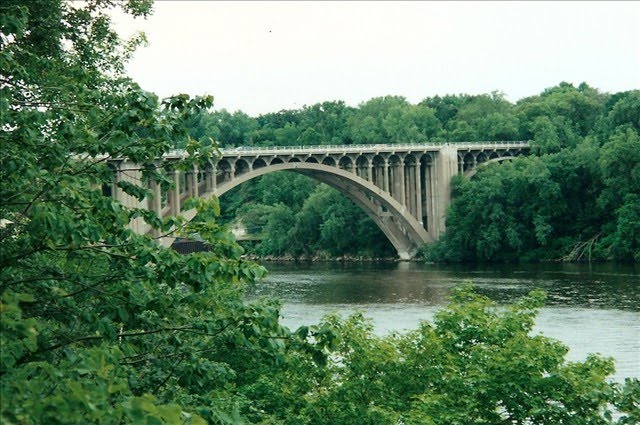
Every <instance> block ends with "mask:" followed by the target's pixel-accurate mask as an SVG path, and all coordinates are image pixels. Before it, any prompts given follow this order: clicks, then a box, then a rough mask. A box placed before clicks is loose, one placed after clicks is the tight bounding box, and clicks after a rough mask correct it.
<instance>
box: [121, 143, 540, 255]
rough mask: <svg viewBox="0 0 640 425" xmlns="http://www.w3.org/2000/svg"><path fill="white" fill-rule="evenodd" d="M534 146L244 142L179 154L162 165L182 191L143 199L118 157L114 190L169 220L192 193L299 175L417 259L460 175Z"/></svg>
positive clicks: (142, 227)
mask: <svg viewBox="0 0 640 425" xmlns="http://www.w3.org/2000/svg"><path fill="white" fill-rule="evenodd" d="M528 151H529V145H528V144H527V143H526V142H483V143H444V144H433V143H431V144H394V145H389V144H372V145H344V146H301V147H286V146H274V147H240V148H235V149H233V148H232V149H222V150H221V151H220V153H221V156H220V157H219V158H217V160H215V161H211V162H209V163H208V164H206V165H205V166H201V167H200V168H198V167H194V168H193V170H189V171H186V172H183V171H177V170H175V169H173V168H172V167H171V163H172V162H174V161H179V160H182V159H184V158H186V155H187V154H186V153H185V152H184V151H171V152H169V153H167V154H166V155H164V156H163V158H162V160H158V161H157V164H156V166H160V167H163V168H164V169H165V170H166V172H167V173H170V174H171V176H170V177H171V178H172V179H173V181H174V186H175V188H174V189H172V190H169V191H167V192H163V191H162V190H161V189H160V186H158V185H155V184H154V183H153V182H152V183H151V184H150V188H151V190H152V191H153V193H154V196H153V198H151V199H145V200H144V201H142V202H139V201H137V200H136V199H135V198H133V197H131V196H129V195H127V194H125V193H124V192H122V191H121V190H120V189H119V188H118V187H116V183H117V182H118V181H119V180H128V181H130V182H132V183H137V184H139V183H140V181H142V174H141V171H140V170H141V167H140V166H139V165H138V164H132V163H129V162H127V161H124V160H112V161H111V162H110V164H111V166H112V167H113V168H114V170H115V176H116V177H115V179H114V184H113V186H112V188H111V193H112V196H114V197H115V198H116V199H118V200H120V201H121V202H123V203H124V204H125V205H128V206H136V207H143V208H148V209H153V210H155V211H156V212H157V213H158V214H159V215H160V216H161V217H166V216H167V215H178V214H182V215H183V216H184V217H186V218H187V219H189V220H190V219H191V218H193V216H194V214H195V211H193V210H190V211H183V205H184V202H185V201H186V199H188V198H190V197H196V196H200V197H204V198H210V197H212V196H222V195H223V194H224V193H226V192H227V191H229V190H230V189H232V188H234V187H236V186H238V185H240V184H242V183H244V182H246V181H248V180H251V179H253V178H256V177H258V176H261V175H264V174H267V173H270V172H275V171H290V172H295V173H299V174H303V175H307V176H309V177H311V178H314V179H316V180H318V181H320V182H323V183H325V184H328V185H329V186H332V187H334V188H336V189H337V190H339V191H340V192H342V193H343V194H344V195H345V196H347V197H348V198H349V199H351V200H352V201H353V202H354V203H356V204H357V205H358V206H360V207H361V208H362V209H363V210H364V211H365V213H366V214H367V215H368V216H369V217H371V218H372V219H373V221H374V222H375V223H376V224H377V225H378V226H379V227H380V229H381V230H382V231H383V232H384V234H385V235H386V236H387V238H389V240H390V241H391V243H392V244H393V245H394V247H395V248H396V250H397V251H398V256H399V257H400V258H401V259H409V258H411V257H412V256H414V255H415V253H416V252H417V250H418V248H420V246H422V245H423V244H424V243H427V242H431V241H434V240H437V239H438V238H439V237H440V235H442V233H443V232H444V230H445V223H444V217H445V212H446V210H447V207H448V206H449V204H450V202H451V179H452V178H453V176H455V175H456V174H462V173H464V174H466V175H468V176H471V175H473V174H474V173H475V172H476V171H477V169H478V167H479V166H481V165H487V164H489V163H491V162H499V161H503V160H508V159H512V158H514V157H516V156H519V155H524V154H527V153H528ZM132 227H133V228H134V230H136V231H137V232H140V233H147V232H149V231H151V229H150V228H149V226H148V225H147V224H146V223H144V222H143V221H142V220H141V219H137V220H136V222H134V223H132ZM172 242H173V239H171V238H163V240H162V243H163V244H164V245H167V246H168V245H170V244H171V243H172Z"/></svg>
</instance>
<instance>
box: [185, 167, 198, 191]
mask: <svg viewBox="0 0 640 425" xmlns="http://www.w3.org/2000/svg"><path fill="white" fill-rule="evenodd" d="M189 176H190V177H191V178H190V179H189V196H191V197H192V198H197V197H198V166H197V165H194V166H193V170H192V171H190V172H189V174H187V178H189Z"/></svg>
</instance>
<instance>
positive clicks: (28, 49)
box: [0, 0, 639, 425]
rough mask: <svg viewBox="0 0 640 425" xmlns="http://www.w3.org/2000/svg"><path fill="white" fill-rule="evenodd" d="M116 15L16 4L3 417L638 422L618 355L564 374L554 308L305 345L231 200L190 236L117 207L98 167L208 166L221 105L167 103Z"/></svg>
mask: <svg viewBox="0 0 640 425" xmlns="http://www.w3.org/2000/svg"><path fill="white" fill-rule="evenodd" d="M110 4H111V3H110V2H104V1H95V2H91V1H90V2H86V3H83V4H73V3H72V4H69V3H62V2H61V1H58V0H47V1H45V0H39V1H37V2H24V1H20V2H17V1H16V2H4V3H3V4H2V6H1V7H2V20H1V21H0V25H1V30H2V36H1V37H0V43H2V46H1V47H2V50H1V52H0V55H1V58H2V62H0V64H1V66H2V73H1V75H2V79H3V80H2V86H1V87H0V90H2V102H0V108H1V109H0V111H1V112H2V113H1V114H0V116H1V118H2V122H1V127H2V129H3V132H2V150H0V180H1V181H2V185H1V186H0V199H1V200H2V204H1V205H0V219H2V224H1V227H0V261H1V268H0V314H1V321H0V338H1V341H2V344H1V347H0V422H2V423H3V424H4V423H6V424H25V425H31V424H87V423H95V424H122V423H134V424H162V423H168V424H185V423H186V424H188V423H191V424H202V423H211V424H224V423H227V424H229V423H231V424H241V423H263V424H269V423H271V424H276V423H280V424H287V423H291V424H294V423H295V424H300V423H308V424H322V423H337V422H342V423H366V422H369V423H380V424H387V423H389V424H393V423H398V422H399V421H402V422H404V423H436V424H440V423H469V422H473V423H482V422H483V421H484V422H485V423H494V422H493V421H495V420H496V418H499V419H501V420H502V419H505V420H509V417H511V418H513V419H514V420H516V419H518V418H530V420H532V421H546V420H547V418H551V419H552V422H553V421H555V422H556V423H557V422H558V421H560V420H563V421H564V422H565V423H580V424H582V423H610V422H611V421H609V420H608V419H607V417H608V416H607V415H608V414H607V412H606V410H605V408H606V406H607V403H613V404H614V405H616V406H618V408H619V409H620V410H621V411H622V412H630V413H629V415H628V419H627V417H626V416H625V417H623V418H622V419H620V421H619V422H620V423H633V422H634V421H636V422H637V419H638V400H639V395H638V393H639V389H638V388H639V387H638V383H637V381H630V382H629V383H628V384H627V385H626V386H624V387H620V386H618V385H613V384H608V383H607V382H606V381H605V379H606V376H607V375H608V374H610V373H611V371H612V363H611V361H610V360H606V359H601V358H599V357H597V356H594V357H590V358H589V359H587V361H585V362H581V363H575V364H566V363H565V362H564V361H563V358H564V354H565V353H566V348H565V347H562V346H561V345H560V344H559V343H557V342H554V341H551V340H548V339H546V338H543V337H539V336H534V337H531V336H528V332H529V331H530V329H531V325H532V320H533V317H534V312H535V309H536V308H537V307H538V306H539V304H540V301H541V299H540V295H536V294H534V295H533V296H532V297H530V298H527V299H525V300H524V301H522V302H521V303H520V304H519V305H517V306H514V307H512V308H510V309H508V310H507V311H506V312H501V311H499V310H497V309H496V307H495V306H494V305H492V304H491V303H490V302H489V301H487V300H486V299H484V298H482V297H478V296H476V295H474V294H473V293H472V292H469V291H468V290H461V291H460V292H457V293H456V296H455V298H454V300H453V304H452V305H451V306H450V307H449V308H447V309H445V310H444V311H443V312H442V313H440V314H439V315H438V317H437V319H436V321H435V322H434V324H433V325H429V324H423V325H422V326H421V327H420V329H419V330H417V331H415V332H412V333H409V334H407V335H403V336H391V337H387V338H380V337H376V336H375V335H373V333H372V331H371V326H370V325H369V324H368V323H367V322H366V321H364V320H363V319H362V318H361V317H359V316H356V317H353V318H351V319H348V320H346V321H343V320H340V319H338V318H335V317H329V318H328V319H327V320H325V321H324V322H323V323H321V324H319V325H317V326H311V327H302V328H300V329H298V330H297V331H295V332H291V331H290V330H288V329H286V328H284V327H282V326H281V325H280V322H279V305H278V304H277V303H276V302H274V301H269V300H260V301H257V302H247V301H246V300H245V298H244V294H243V292H244V287H245V286H246V285H247V284H250V283H251V282H254V281H255V280H257V279H259V278H260V277H261V276H262V275H263V274H264V269H262V268H261V267H259V266H256V265H254V264H251V263H248V262H246V261H244V260H243V259H242V258H241V254H242V250H241V249H240V248H239V246H238V245H237V244H236V243H235V242H234V241H233V239H232V238H231V237H230V235H229V234H228V233H227V232H226V231H224V229H223V228H221V227H220V226H219V225H218V224H217V222H216V220H217V216H218V212H219V211H218V205H217V202H216V201H215V200H212V201H210V202H206V201H192V206H193V207H194V208H197V209H198V214H197V215H196V218H195V219H194V220H192V221H191V222H190V223H186V222H185V221H184V220H183V219H182V218H181V217H170V218H168V219H165V220H162V219H160V218H159V217H157V216H155V215H154V214H153V213H149V212H147V211H145V210H141V209H136V208H129V207H125V206H123V205H121V204H120V203H118V202H116V201H113V200H112V199H111V198H110V197H109V196H105V195H104V194H103V193H102V190H101V189H102V187H103V186H109V185H110V184H111V182H112V180H111V179H112V175H111V173H110V171H109V169H108V168H107V166H106V165H105V161H104V159H101V158H118V157H124V158H131V159H132V160H134V161H136V162H137V163H139V164H149V165H151V164H152V163H153V160H154V159H155V158H157V157H158V156H159V155H160V154H161V153H162V152H164V151H166V150H168V149H169V148H170V147H171V146H172V145H173V142H174V141H175V140H176V139H181V140H182V139H183V140H185V145H186V146H187V147H189V149H190V150H191V151H192V152H194V156H193V160H198V159H200V158H203V159H206V157H207V151H205V150H200V151H199V155H195V147H196V146H195V145H193V144H192V141H191V140H190V139H189V137H188V135H187V127H188V120H189V118H190V117H191V116H192V114H193V113H194V112H197V111H199V110H202V109H207V108H208V107H210V106H211V99H208V98H202V99H200V98H196V99H193V100H191V99H188V98H187V97H186V96H177V97H174V98H170V99H166V100H164V101H162V102H160V101H158V99H157V97H155V96H154V95H153V94H150V93H147V92H145V91H143V90H141V89H140V88H139V87H138V86H137V85H135V84H134V83H132V82H131V81H129V80H128V79H127V78H125V77H124V76H123V75H122V74H121V72H120V71H121V69H120V68H121V67H120V65H121V64H122V62H121V60H122V54H126V51H125V52H121V51H120V50H119V48H120V47H122V46H121V44H119V43H118V40H117V37H115V35H114V34H113V33H112V32H111V31H110V29H109V18H108V15H107V14H106V13H105V11H104V9H103V7H104V6H109V5H110ZM121 5H122V6H123V7H124V8H125V10H128V11H130V12H132V13H134V14H142V15H144V14H145V13H147V12H148V11H149V6H150V5H149V4H148V3H147V2H143V1H132V2H129V3H122V4H121ZM86 153H88V154H90V155H89V156H86V155H83V154H86ZM188 165H189V164H183V166H188ZM149 181H156V182H157V183H158V184H162V185H164V186H168V185H170V184H171V183H170V180H168V179H166V176H164V175H163V174H162V172H161V171H160V170H156V169H154V167H152V166H149V167H146V168H145V180H143V181H141V182H140V185H121V186H120V187H119V189H120V190H124V191H127V192H128V193H130V194H132V195H133V196H137V197H140V198H148V197H149V196H150V192H149V191H148V190H147V184H148V182H149ZM138 218H142V219H144V220H145V221H147V222H148V223H149V224H150V225H152V226H153V227H154V228H155V229H156V230H157V231H158V232H160V233H163V232H176V233H177V234H179V235H190V236H194V235H197V237H199V238H201V239H203V240H205V241H207V242H209V243H210V244H211V246H212V250H211V251H210V252H206V253H196V254H192V255H188V256H179V255H177V254H176V253H175V252H173V251H171V250H168V249H165V248H162V247H159V246H158V245H157V244H156V242H155V241H154V240H153V239H152V238H151V237H150V236H148V235H137V234H135V233H133V232H132V231H131V230H130V228H129V227H128V226H129V224H130V222H131V221H132V220H134V219H138ZM632 415H635V416H632ZM562 418H566V420H564V419H562ZM556 419H557V421H556ZM625 421H626V422H625ZM547 423H549V422H547Z"/></svg>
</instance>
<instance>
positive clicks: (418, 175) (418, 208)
mask: <svg viewBox="0 0 640 425" xmlns="http://www.w3.org/2000/svg"><path fill="white" fill-rule="evenodd" d="M421 174H422V173H420V162H418V163H417V164H416V174H415V182H416V219H417V220H418V222H420V224H422V225H423V226H424V223H423V222H422V184H421V180H422V175H421Z"/></svg>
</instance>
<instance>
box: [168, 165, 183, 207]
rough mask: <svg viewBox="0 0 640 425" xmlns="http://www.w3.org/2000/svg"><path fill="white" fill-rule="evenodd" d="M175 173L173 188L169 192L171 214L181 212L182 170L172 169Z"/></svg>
mask: <svg viewBox="0 0 640 425" xmlns="http://www.w3.org/2000/svg"><path fill="white" fill-rule="evenodd" d="M171 173H173V176H172V177H173V186H174V187H173V189H171V190H169V192H167V197H168V200H169V206H170V207H171V215H174V216H175V215H178V214H180V172H179V171H178V170H173V171H171Z"/></svg>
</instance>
